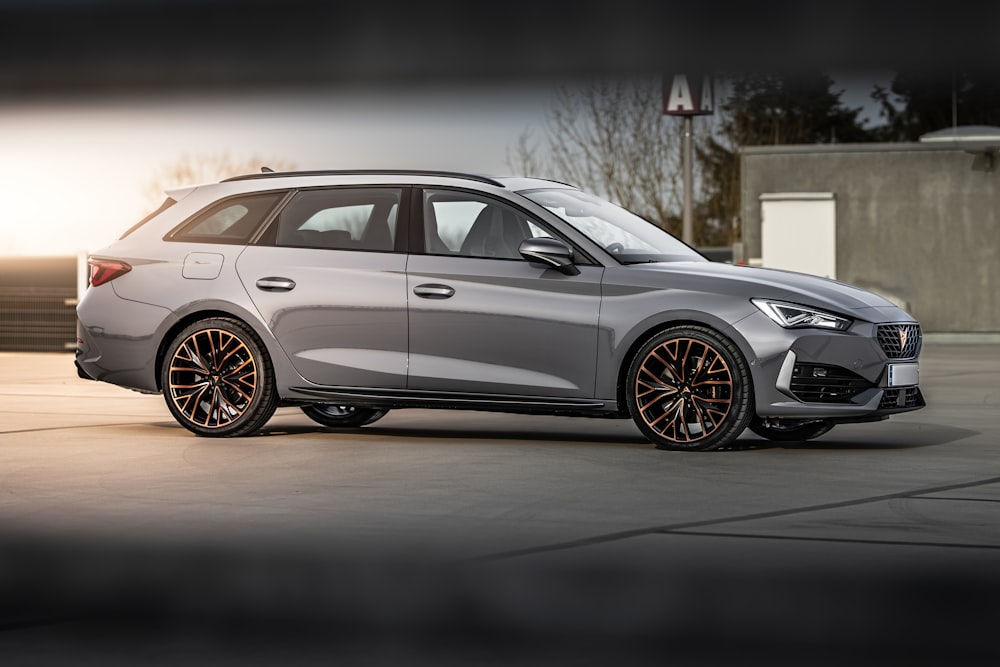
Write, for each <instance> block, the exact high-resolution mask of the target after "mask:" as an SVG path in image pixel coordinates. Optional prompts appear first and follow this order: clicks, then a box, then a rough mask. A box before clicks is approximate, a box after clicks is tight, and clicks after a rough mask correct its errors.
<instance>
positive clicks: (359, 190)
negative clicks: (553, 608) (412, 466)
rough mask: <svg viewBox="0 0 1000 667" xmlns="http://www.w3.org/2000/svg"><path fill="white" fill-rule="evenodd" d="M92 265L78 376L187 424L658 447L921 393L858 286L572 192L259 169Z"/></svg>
mask: <svg viewBox="0 0 1000 667" xmlns="http://www.w3.org/2000/svg"><path fill="white" fill-rule="evenodd" d="M167 195H168V197H167V199H166V201H164V203H163V205H162V206H161V207H160V208H159V209H158V210H157V211H155V212H154V213H152V214H151V215H150V216H148V217H147V218H145V219H144V220H142V221H141V222H140V223H138V224H136V225H135V226H134V227H132V228H131V229H129V230H128V231H127V232H125V234H123V235H122V237H121V238H120V239H118V240H117V241H115V242H113V243H111V244H110V245H108V246H107V247H105V248H103V249H101V250H99V251H97V252H94V253H93V254H92V256H91V257H90V258H89V263H90V269H91V272H90V285H89V287H88V289H87V292H86V294H85V296H84V298H83V299H82V300H81V303H80V304H79V306H78V308H77V313H78V318H79V331H80V334H79V342H78V348H77V351H76V365H77V368H78V372H79V374H80V375H81V376H82V377H85V378H90V379H94V380H100V381H103V382H109V383H113V384H116V385H120V386H122V387H127V388H129V389H133V390H137V391H140V392H149V393H162V394H163V396H164V398H165V401H166V405H167V407H168V408H169V410H170V412H171V413H172V415H173V416H174V417H175V418H176V420H177V421H178V422H179V423H180V424H181V425H182V426H184V427H185V428H187V429H188V430H190V431H192V432H193V433H195V434H197V435H200V436H240V435H248V434H253V433H255V432H257V431H259V430H260V429H261V428H262V427H263V426H264V425H265V424H266V423H267V421H268V420H269V419H270V418H271V417H272V415H273V413H274V411H275V409H276V408H278V407H279V406H298V407H300V408H301V409H302V411H303V412H304V413H305V414H306V415H308V416H309V417H310V418H311V419H313V420H315V421H316V422H318V423H319V424H322V425H324V426H326V427H330V428H333V429H337V428H358V427H361V426H364V425H366V424H370V423H372V422H374V421H375V420H377V419H379V418H381V417H382V416H383V415H385V414H386V412H387V411H388V410H393V409H401V408H440V409H471V410H487V411H500V412H505V413H511V414H517V413H541V414H557V415H573V416H580V417H620V418H631V419H632V420H634V422H635V424H636V425H637V427H638V429H639V430H640V431H641V432H642V433H643V434H644V435H645V436H646V437H647V438H648V439H649V440H650V441H651V443H653V444H654V445H655V446H656V447H659V448H664V449H679V450H707V449H714V448H719V447H726V446H730V445H732V444H733V443H734V441H735V440H736V439H737V438H738V437H739V436H740V435H741V434H742V433H743V432H744V431H745V430H746V429H747V428H749V429H750V430H751V431H752V432H753V433H756V434H757V435H758V436H761V437H764V438H768V439H772V440H789V441H797V440H806V439H809V438H814V437H818V436H820V435H822V434H824V433H826V432H827V431H829V429H830V428H832V427H833V426H834V425H836V424H840V423H847V422H868V421H878V420H882V419H886V418H887V417H889V416H890V415H893V414H896V413H901V412H906V411H910V410H915V409H918V408H920V407H922V406H923V405H924V400H923V397H922V396H921V392H920V389H919V386H918V385H919V382H918V381H919V366H918V357H919V354H920V350H921V330H920V326H919V324H918V323H917V322H916V321H915V320H914V319H913V318H912V317H911V316H910V315H909V314H907V313H906V312H904V311H903V310H901V309H900V308H898V307H897V306H895V305H893V304H892V303H890V302H889V301H887V300H885V299H883V298H882V297H880V296H877V295H875V294H873V293H871V292H868V291H865V290H862V289H859V288H857V287H854V286H851V285H847V284H844V283H840V282H835V281H832V280H827V279H822V278H818V277H814V276H810V275H804V274H800V273H791V272H785V271H776V270H768V269H763V268H756V267H749V266H739V265H733V264H727V263H720V262H711V261H709V260H708V259H707V258H706V257H704V256H703V255H702V254H700V253H699V252H697V251H696V250H695V249H693V248H691V247H689V246H688V245H686V244H684V243H682V242H681V241H680V240H678V239H676V238H675V237H673V236H671V235H670V234H668V233H667V232H665V231H663V230H662V229H660V228H659V227H657V226H656V225H654V224H652V223H650V222H648V221H646V220H644V219H642V218H640V217H638V216H636V215H634V214H632V213H630V212H629V211H627V210H625V209H623V208H621V207H619V206H617V205H615V204H613V203H611V202H609V201H607V200H605V199H603V198H601V197H598V196H595V195H594V194H591V193H588V192H585V191H582V190H580V189H578V188H576V187H573V186H571V185H567V184H564V183H558V182H554V181H549V180H540V179H534V178H516V177H511V178H506V177H504V178H494V177H484V176H478V175H473V174H461V173H451V172H440V171H407V170H384V171H383V170H363V171H316V172H288V173H274V172H266V173H259V174H248V175H245V176H238V177H235V178H230V179H227V180H224V181H222V182H219V183H210V184H204V185H192V186H189V187H180V188H177V189H172V190H169V191H168V192H167Z"/></svg>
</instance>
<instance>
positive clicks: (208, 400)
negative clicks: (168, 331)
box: [161, 318, 278, 436]
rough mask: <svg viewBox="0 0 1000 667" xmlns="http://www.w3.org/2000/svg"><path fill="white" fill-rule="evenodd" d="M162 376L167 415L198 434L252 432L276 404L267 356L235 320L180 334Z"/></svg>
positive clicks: (199, 325) (169, 351)
mask: <svg viewBox="0 0 1000 667" xmlns="http://www.w3.org/2000/svg"><path fill="white" fill-rule="evenodd" d="M161 377H162V383H163V385H162V386H163V396H164V398H165V399H166V402H167V407H168V408H169V409H170V412H171V413H172V414H173V416H174V418H175V419H176V420H177V421H178V422H179V423H180V424H181V426H183V427H184V428H186V429H188V430H189V431H192V432H193V433H197V434H198V435H205V436H234V435H246V434H248V433H253V432H255V431H257V430H259V429H260V428H261V427H262V426H263V425H264V424H265V423H266V422H267V420H268V419H270V418H271V415H273V414H274V410H275V408H276V407H277V405H278V395H277V392H276V391H275V389H274V380H273V377H272V370H271V362H270V359H269V358H268V356H267V352H266V351H265V350H264V346H263V345H262V344H261V342H260V340H259V339H258V338H257V335H256V334H255V333H254V332H253V331H252V330H251V329H250V328H249V327H247V326H246V325H245V324H243V323H242V322H239V321H238V320H232V319H228V318H212V319H206V320H202V321H200V322H195V323H194V324H192V325H191V326H189V327H187V328H186V329H184V330H183V331H181V332H180V333H179V334H178V335H177V337H176V338H175V339H174V341H173V343H171V345H170V347H169V348H168V349H167V353H166V356H165V358H164V362H163V370H162V376H161Z"/></svg>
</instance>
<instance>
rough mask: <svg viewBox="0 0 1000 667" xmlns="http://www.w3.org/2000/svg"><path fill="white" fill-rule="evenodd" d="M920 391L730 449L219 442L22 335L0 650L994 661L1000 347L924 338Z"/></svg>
mask: <svg viewBox="0 0 1000 667" xmlns="http://www.w3.org/2000/svg"><path fill="white" fill-rule="evenodd" d="M921 385H922V388H923V390H924V393H925V397H926V399H927V402H928V407H927V408H926V409H924V410H920V411H917V412H913V413H908V414H904V415H898V416H895V417H893V418H891V419H890V420H888V421H885V422H880V423H874V424H859V425H842V426H838V427H836V428H835V429H834V430H833V431H831V432H830V433H829V434H827V435H825V436H823V437H821V438H819V439H817V440H815V441H811V442H805V443H787V444H775V443H770V442H767V441H764V440H760V439H758V438H757V437H756V436H754V435H753V434H751V433H750V432H749V431H748V432H747V433H746V434H745V435H744V436H743V437H742V438H741V439H740V440H739V441H738V444H739V446H738V447H736V448H735V449H731V450H727V451H719V452H711V453H678V452H667V451H659V450H656V449H654V448H653V447H652V446H651V445H650V444H649V443H648V442H647V441H645V440H644V439H643V438H642V437H641V436H640V434H639V432H638V431H637V430H636V429H635V427H634V426H633V425H632V423H631V422H630V421H628V420H604V419H581V418H559V417H542V416H517V415H503V414H488V413H478V412H457V411H429V410H400V411H395V412H391V413H390V414H389V415H388V416H387V417H385V418H384V419H382V420H381V421H379V422H377V423H376V424H373V425H372V426H369V427H365V428H363V429H352V430H347V431H341V432H335V431H333V430H329V429H325V428H323V427H320V426H318V425H316V424H314V423H313V422H311V421H310V420H309V419H308V418H307V417H305V415H303V414H302V413H301V412H300V411H299V410H298V409H295V408H282V409H279V411H278V413H277V414H276V416H275V417H274V419H272V421H271V422H270V423H269V425H268V426H267V428H266V429H265V430H264V431H263V432H262V433H260V434H259V435H257V436H254V437H248V438H238V439H221V440H217V439H205V438H197V437H195V436H193V435H192V434H190V433H189V432H188V431H186V430H184V429H182V428H181V427H179V426H178V425H177V424H176V423H175V422H174V421H173V420H172V419H171V417H170V415H169V413H168V412H167V409H166V407H165V406H164V404H163V400H162V397H160V396H147V395H140V394H136V393H132V392H129V391H127V390H124V389H120V388H117V387H113V386H110V385H105V384H101V383H95V382H89V381H85V380H81V379H78V378H77V377H76V375H75V372H74V369H73V363H72V356H71V355H65V354H10V353H0V585H2V590H3V591H4V595H3V598H2V600H0V659H3V656H8V657H16V658H18V659H19V660H20V661H21V662H20V663H17V664H91V663H92V664H105V665H117V664H122V665H127V664H192V663H201V664H209V663H211V664H237V663H238V664H330V663H331V661H332V660H334V659H336V660H340V661H342V662H343V664H362V665H369V664H371V665H375V664H420V665H423V664H436V665H440V664H483V665H494V664H497V665H499V664H519V665H520V664H523V665H533V664H539V665H541V664H546V665H552V664H594V665H600V664H612V663H617V664H668V663H669V664H680V665H688V664H692V665H693V664H699V665H700V664H723V663H726V664H758V663H759V664H803V663H806V664H814V665H815V664H831V665H835V664H836V665H841V664H844V663H846V662H854V663H859V662H860V663H865V664H880V665H884V664H902V662H903V661H905V662H906V663H907V664H938V665H941V664H982V663H983V662H984V661H987V662H989V661H993V660H995V659H996V658H997V657H1000V656H998V654H997V651H996V649H995V647H994V644H995V642H994V641H993V639H992V628H993V627H995V624H996V622H997V621H998V620H1000V613H998V609H1000V604H998V602H997V600H1000V595H998V593H1000V346H996V345H958V344H947V345H946V344H927V345H926V346H925V349H924V354H923V357H922V359H921ZM4 664H15V663H13V662H11V663H8V662H7V660H4Z"/></svg>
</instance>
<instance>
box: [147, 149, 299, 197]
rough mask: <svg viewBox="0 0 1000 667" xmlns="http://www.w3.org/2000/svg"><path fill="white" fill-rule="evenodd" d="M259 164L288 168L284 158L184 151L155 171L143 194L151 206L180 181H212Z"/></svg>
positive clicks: (255, 168) (255, 169) (250, 170)
mask: <svg viewBox="0 0 1000 667" xmlns="http://www.w3.org/2000/svg"><path fill="white" fill-rule="evenodd" d="M262 167H269V168H270V169H273V170H274V171H291V170H293V169H295V165H294V164H293V163H292V162H289V161H287V160H276V159H270V158H269V159H264V158H261V157H260V156H258V155H249V156H247V157H237V156H234V155H232V154H230V153H229V152H221V153H211V154H198V155H191V154H188V153H184V154H183V155H181V156H180V157H179V158H178V159H177V160H176V161H174V162H171V163H169V164H166V165H164V166H163V167H161V168H160V169H159V170H157V171H156V172H155V174H154V175H153V177H152V178H151V179H150V181H149V182H148V184H147V186H146V196H147V198H148V199H149V200H150V203H151V204H153V205H154V206H155V205H157V204H159V203H160V202H161V201H162V200H163V191H164V190H165V189H167V188H171V187H176V186H180V185H196V184H199V183H214V182H217V181H220V180H222V179H224V178H229V177H230V176H239V175H241V174H249V173H254V172H259V171H260V170H261V168H262Z"/></svg>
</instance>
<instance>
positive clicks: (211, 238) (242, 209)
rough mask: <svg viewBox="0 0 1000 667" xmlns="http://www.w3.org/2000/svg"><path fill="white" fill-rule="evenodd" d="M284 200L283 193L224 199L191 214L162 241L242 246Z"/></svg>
mask: <svg viewBox="0 0 1000 667" xmlns="http://www.w3.org/2000/svg"><path fill="white" fill-rule="evenodd" d="M284 196H285V193H284V192H268V193H266V194H258V195H247V196H243V197H235V198H231V199H227V200H225V201H222V202H219V203H217V204H214V205H213V206H210V207H209V208H207V209H203V210H202V211H200V212H199V213H197V214H195V215H194V216H192V217H191V218H189V219H188V220H186V221H185V222H184V223H182V224H181V225H180V226H179V227H177V228H176V229H175V230H174V231H172V232H171V233H170V234H168V235H167V236H166V238H165V239H164V240H166V241H179V242H186V243H224V244H235V245H238V244H246V243H248V242H249V241H250V239H251V238H252V237H253V235H254V233H255V232H256V231H257V230H258V229H260V227H261V225H263V224H264V222H265V220H267V218H268V216H269V215H270V213H271V211H273V210H274V207H275V206H276V205H277V204H278V202H279V201H281V199H282V198H283V197H284Z"/></svg>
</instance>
